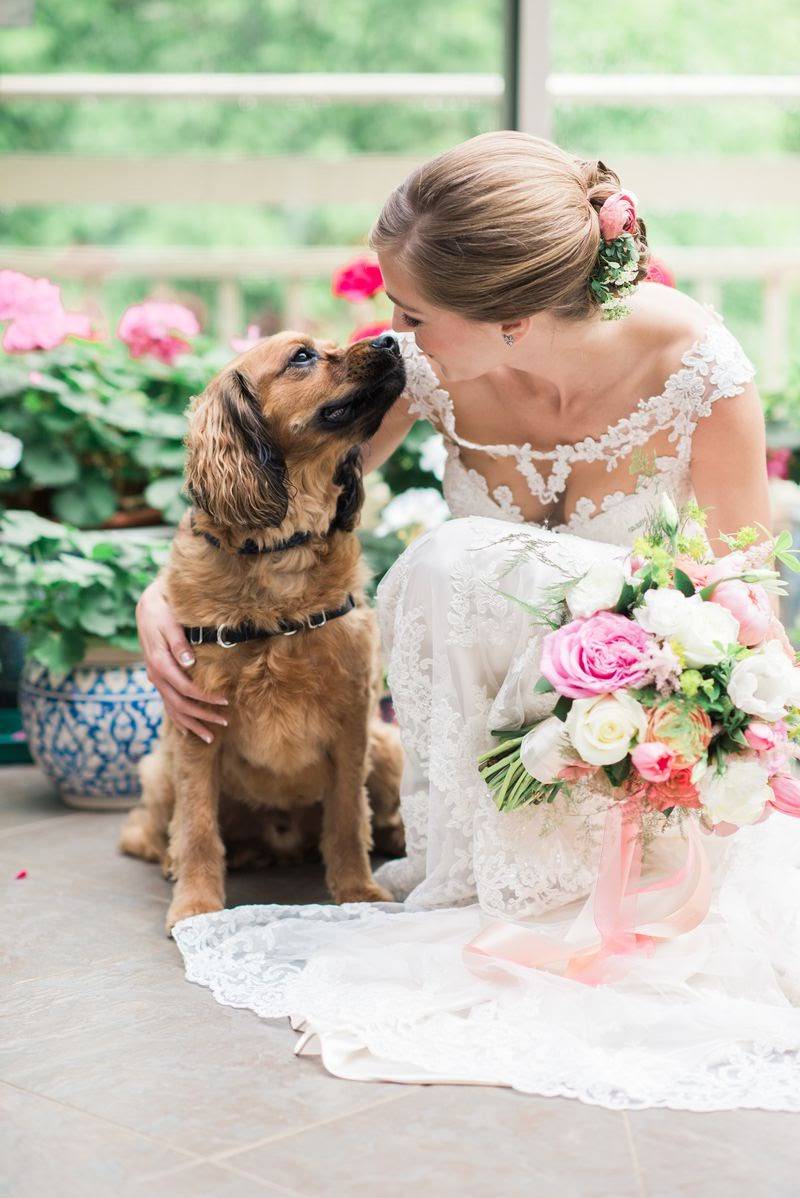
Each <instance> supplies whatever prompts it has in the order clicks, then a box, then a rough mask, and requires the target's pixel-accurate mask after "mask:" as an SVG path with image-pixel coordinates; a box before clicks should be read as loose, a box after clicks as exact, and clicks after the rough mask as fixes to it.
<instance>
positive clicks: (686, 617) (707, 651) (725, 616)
mask: <svg viewBox="0 0 800 1198" xmlns="http://www.w3.org/2000/svg"><path fill="white" fill-rule="evenodd" d="M675 635H676V637H677V638H678V641H679V642H680V645H681V648H682V649H683V652H684V656H685V658H686V664H687V665H689V666H714V665H716V664H717V662H720V661H722V660H723V658H724V657H725V656H726V655H727V651H728V646H729V645H734V644H736V638H737V637H738V635H739V621H738V620H737V619H736V616H734V615H732V614H731V613H730V612H729V611H728V609H727V608H726V607H722V605H721V604H719V603H708V602H706V601H705V600H704V599H701V598H700V596H699V595H692V596H691V597H690V598H689V599H687V600H686V602H685V603H684V605H683V607H682V608H681V615H680V619H679V621H678V627H677V628H676V630H675Z"/></svg>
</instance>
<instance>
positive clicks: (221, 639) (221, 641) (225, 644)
mask: <svg viewBox="0 0 800 1198" xmlns="http://www.w3.org/2000/svg"><path fill="white" fill-rule="evenodd" d="M226 628H227V624H220V626H219V628H218V629H217V644H218V645H222V648H223V649H232V648H233V646H234V645H235V644H236V641H226V640H225V637H224V636H223V635H222V634H223V633H224V631H225V629H226Z"/></svg>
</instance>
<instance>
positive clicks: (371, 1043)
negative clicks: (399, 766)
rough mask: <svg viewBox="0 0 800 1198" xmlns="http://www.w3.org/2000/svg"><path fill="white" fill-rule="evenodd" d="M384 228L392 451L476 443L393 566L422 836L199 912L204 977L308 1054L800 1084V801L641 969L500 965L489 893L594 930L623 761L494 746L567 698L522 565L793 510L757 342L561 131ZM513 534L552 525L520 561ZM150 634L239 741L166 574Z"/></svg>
mask: <svg viewBox="0 0 800 1198" xmlns="http://www.w3.org/2000/svg"><path fill="white" fill-rule="evenodd" d="M371 245H372V247H373V248H374V250H375V251H376V252H377V254H378V258H379V261H380V265H381V269H382V271H383V276H384V281H385V285H386V290H387V294H388V295H389V297H390V299H391V300H392V301H393V303H394V305H395V315H394V321H393V328H394V330H395V331H396V333H397V335H398V338H399V340H400V343H401V347H402V351H403V354H404V356H405V359H406V365H407V372H408V383H407V388H406V392H405V394H404V396H403V397H402V398H401V400H400V401H399V402H398V403H397V405H396V406H395V408H394V409H393V410H392V412H391V413H390V416H389V417H388V418H387V419H386V420H385V421H384V424H383V426H382V427H381V429H380V431H379V432H378V434H376V436H375V437H374V439H373V441H372V442H371V443H370V444H369V445H368V446H367V447H366V448H365V466H366V469H373V468H375V467H376V466H378V465H380V464H381V462H383V461H384V460H385V459H386V458H387V457H388V456H389V455H390V454H391V453H392V452H393V450H394V449H395V448H396V447H397V446H398V445H399V444H400V442H401V441H402V440H403V438H404V436H405V434H406V432H407V431H408V429H409V428H410V427H411V425H412V423H413V422H414V420H416V419H417V418H419V417H425V418H427V419H428V420H430V421H431V423H433V424H434V425H435V426H436V427H437V428H438V429H440V430H441V432H442V434H443V436H444V439H445V444H446V447H447V466H446V470H445V475H444V491H445V496H446V499H447V501H448V504H449V507H450V510H451V512H452V515H453V517H454V519H453V520H451V521H448V522H447V523H446V524H445V525H443V526H442V527H441V528H440V529H438V530H436V531H434V532H431V533H428V534H427V535H425V536H423V537H421V538H419V539H418V540H417V541H416V542H414V543H413V544H412V545H411V546H410V547H409V549H408V550H407V551H406V552H405V553H404V554H403V555H402V556H401V558H400V559H399V560H398V561H397V562H396V564H395V565H394V566H393V567H392V569H391V570H390V571H389V573H388V575H387V576H386V577H385V578H384V580H383V581H382V583H381V586H380V588H379V592H378V610H379V616H380V620H381V629H382V637H383V644H384V652H385V655H386V661H387V667H388V674H389V680H390V685H391V689H392V694H393V696H394V700H395V705H396V710H397V714H398V719H399V723H400V729H401V735H402V738H403V745H404V750H405V756H406V767H405V773H404V778H403V788H402V808H403V817H404V821H405V825H406V834H407V844H408V855H407V857H406V858H405V859H403V860H399V861H392V862H388V863H387V864H385V865H384V866H382V867H381V868H380V869H379V870H378V871H377V874H376V877H377V878H378V880H379V881H380V882H381V883H382V884H383V885H384V886H385V887H387V888H388V889H389V890H390V891H391V892H392V893H393V894H394V895H395V897H396V899H397V900H398V903H397V905H396V906H392V905H387V906H384V907H382V906H381V905H373V906H370V907H368V906H366V905H359V906H357V907H351V908H330V907H324V908H323V907H313V906H312V907H295V908H287V907H260V908H259V907H249V908H241V909H238V910H233V911H227V912H220V913H218V914H211V915H207V916H200V917H197V918H195V919H193V920H188V921H185V922H184V923H183V924H179V925H178V927H177V928H176V930H175V936H176V939H177V941H178V944H179V946H180V948H181V950H182V952H183V953H184V956H185V958H186V962H187V971H188V976H189V977H190V978H192V979H194V980H196V981H200V982H203V983H205V984H207V985H209V986H211V987H213V990H214V993H215V996H216V997H217V998H218V999H219V1000H220V1001H222V1002H226V1003H232V1004H234V1005H237V1006H247V1007H251V1008H252V1009H254V1010H256V1011H258V1012H259V1013H260V1014H263V1015H289V1016H290V1017H291V1018H292V1022H293V1026H295V1027H296V1028H297V1029H299V1030H301V1031H302V1032H303V1036H302V1039H301V1044H300V1046H299V1048H298V1051H300V1052H321V1053H322V1057H323V1060H324V1063H325V1065H326V1066H327V1067H328V1069H330V1070H331V1071H332V1072H333V1073H336V1074H338V1075H340V1076H342V1077H350V1078H358V1079H362V1080H364V1079H378V1078H385V1079H391V1080H396V1081H405V1082H473V1083H484V1084H497V1085H507V1086H513V1087H515V1088H517V1089H520V1090H524V1091H530V1092H535V1093H543V1094H564V1095H572V1096H577V1097H579V1098H582V1099H584V1100H585V1101H590V1102H594V1103H601V1104H605V1105H608V1106H613V1107H623V1106H643V1105H644V1106H646V1105H669V1106H675V1107H680V1106H687V1107H690V1108H692V1109H715V1108H719V1107H731V1106H757V1105H760V1104H763V1105H774V1102H773V1099H774V1096H775V1095H776V1094H777V1095H779V1100H778V1101H779V1102H780V1103H781V1104H782V1105H784V1106H786V1108H787V1109H800V1070H798V1069H797V1062H796V1059H795V1052H796V1050H797V1048H798V1047H800V1011H798V1009H797V1007H796V1006H795V1005H794V1004H795V1003H797V1001H798V989H800V925H798V914H797V912H798V910H800V874H798V872H797V869H796V866H797V864H798V863H800V832H798V830H797V828H796V826H795V825H794V823H793V822H792V823H791V824H790V826H786V825H787V823H788V821H784V822H783V823H782V824H781V825H780V826H779V821H768V822H767V823H765V824H762V825H759V826H758V827H753V828H750V829H746V830H745V832H744V833H740V834H739V835H738V836H736V837H733V838H731V839H730V840H729V841H723V840H719V839H715V838H708V839H709V840H714V844H713V846H712V847H711V849H710V852H711V854H712V856H713V862H712V868H713V876H714V896H713V901H712V909H711V912H710V914H709V916H708V918H707V920H706V921H705V922H704V924H703V925H702V926H701V927H699V928H697V929H695V931H694V932H691V933H688V934H686V935H684V936H683V937H681V938H679V939H678V940H676V941H672V942H670V943H668V944H665V945H664V946H661V947H663V950H664V951H663V952H662V951H660V950H659V952H658V953H656V954H655V955H654V956H653V957H652V958H649V959H641V960H637V961H636V962H635V963H634V965H633V966H632V967H631V969H630V970H629V972H628V973H627V974H626V975H625V976H624V978H622V979H621V980H620V981H619V982H618V984H616V985H613V986H608V985H607V986H598V987H596V988H592V987H590V986H586V985H583V984H582V983H580V982H576V981H572V980H570V979H568V978H566V977H563V976H560V975H559V974H558V973H556V972H545V971H544V970H534V969H529V968H526V967H524V966H521V965H514V964H513V963H511V962H508V963H506V965H505V966H500V967H496V968H495V969H494V970H493V971H490V972H489V973H486V972H485V971H484V972H482V973H481V974H476V973H475V972H474V971H473V970H472V969H470V968H468V967H467V966H466V965H465V963H464V961H463V959H462V951H463V949H464V947H465V945H467V944H468V943H469V941H470V940H471V939H472V937H474V936H475V935H476V934H477V933H478V932H479V931H480V929H481V927H482V926H483V924H484V923H485V921H486V919H487V918H494V919H496V920H501V921H502V920H506V921H508V920H512V921H523V922H525V923H526V924H528V925H531V924H532V925H534V926H536V927H539V928H542V929H546V930H548V931H551V932H552V931H556V932H558V933H559V934H560V935H564V936H567V937H569V936H570V935H575V933H576V929H577V928H578V926H579V922H580V919H581V913H583V918H584V919H585V918H586V912H587V909H588V903H587V896H589V895H590V892H591V890H592V885H593V882H594V880H595V878H596V875H597V863H598V855H599V841H600V835H601V831H602V803H601V802H600V799H601V796H599V795H598V794H593V792H592V786H593V785H595V784H594V783H591V782H590V783H587V784H586V785H585V786H584V787H583V793H581V787H577V788H576V791H577V792H578V799H577V800H576V801H575V802H573V801H567V800H564V801H563V802H561V796H559V799H558V800H556V803H554V804H553V805H552V808H550V807H548V808H543V807H534V808H524V809H522V810H520V811H517V812H513V813H510V814H509V813H498V812H497V811H496V810H495V808H494V806H493V804H492V801H491V799H490V797H489V795H488V792H487V790H486V787H485V785H484V784H483V782H482V780H481V778H480V776H479V774H478V772H477V769H476V766H475V761H476V758H477V756H478V754H479V753H480V752H481V751H482V750H484V749H485V748H486V747H488V746H489V745H490V744H491V743H492V741H491V729H492V728H497V727H514V726H519V725H521V724H524V723H526V722H529V721H530V719H531V717H533V716H535V715H536V714H538V707H537V705H541V704H542V703H543V702H546V697H545V698H544V699H543V698H542V697H541V696H536V695H535V694H534V693H533V687H534V683H535V681H536V679H537V678H538V673H537V663H538V654H539V649H540V641H541V629H540V628H539V629H537V628H536V627H535V626H533V625H532V623H531V621H530V618H529V617H528V616H527V615H526V613H525V612H524V611H523V610H522V609H521V608H520V607H518V606H516V605H514V604H512V603H509V602H508V601H507V600H506V599H505V598H504V597H503V596H502V595H501V594H500V593H499V591H500V590H506V591H508V592H510V593H512V594H516V595H520V596H524V597H525V598H526V599H529V600H531V601H532V602H536V600H537V598H539V597H540V596H541V595H542V593H543V591H544V589H545V588H547V587H548V586H550V585H551V584H552V583H553V582H555V581H558V580H559V578H563V576H564V573H565V572H566V573H569V574H575V573H579V572H580V571H581V570H582V569H585V568H586V566H587V565H588V564H589V563H591V562H594V561H598V560H608V559H616V558H620V557H622V556H624V554H625V553H626V551H627V550H628V549H629V548H630V545H631V543H632V541H633V539H634V537H635V536H636V530H637V527H638V526H639V525H640V523H641V521H642V520H643V518H644V517H645V516H646V515H647V513H648V511H649V510H650V509H651V508H652V507H653V506H654V505H656V504H657V503H658V502H659V500H660V497H661V496H662V495H664V494H668V495H669V496H671V497H672V499H673V500H674V501H675V502H676V503H677V504H680V503H682V502H683V501H685V500H687V499H688V498H690V497H691V496H694V497H695V498H696V499H697V501H698V502H699V503H700V504H701V505H702V506H704V507H706V508H707V509H708V510H709V513H710V519H709V527H708V533H709V536H710V539H711V541H712V543H713V544H715V545H716V546H717V547H719V546H720V545H721V542H720V541H719V533H720V531H726V530H733V529H736V528H738V527H739V526H741V525H743V524H754V523H756V522H761V523H763V524H765V525H768V524H769V519H770V513H769V504H768V494H767V480H766V471H765V452H764V425H763V417H762V411H761V404H760V400H759V396H758V392H757V390H756V387H755V385H754V382H753V375H754V369H753V366H752V365H751V363H750V362H749V361H748V359H747V357H746V356H745V354H744V353H743V351H742V349H741V346H740V345H739V344H738V342H737V341H736V339H735V338H734V337H733V336H732V335H731V333H730V332H729V331H728V330H727V328H726V327H725V325H724V324H723V322H722V321H721V319H720V318H719V317H718V316H717V315H716V314H715V313H714V312H713V311H712V310H710V309H709V308H708V307H706V306H702V305H700V304H698V303H696V302H695V301H694V300H693V299H691V298H690V297H688V296H686V295H684V294H682V293H681V292H679V291H676V290H673V289H669V288H665V287H663V286H660V285H658V284H656V283H650V282H645V281H643V280H644V275H645V272H646V265H647V258H648V250H647V242H646V232H645V225H644V222H643V220H642V219H641V216H640V214H639V213H638V211H637V204H636V198H635V196H633V195H632V193H630V192H626V191H624V190H622V187H621V183H620V180H619V178H618V177H617V176H616V174H615V173H614V172H613V171H611V170H610V169H608V168H607V167H605V166H604V164H603V163H601V162H596V161H593V162H585V161H582V160H579V159H577V158H575V157H574V156H573V155H571V154H569V153H567V152H566V151H564V150H562V149H560V148H559V147H557V146H555V145H553V144H552V143H550V142H547V141H544V140H541V139H537V138H533V137H530V136H527V135H525V134H522V133H516V132H508V131H506V132H497V133H487V134H483V135H481V136H479V137H475V138H472V139H471V140H470V141H467V142H465V143H463V144H461V145H458V146H455V147H454V148H453V149H451V150H449V151H447V152H445V153H443V154H441V155H439V156H438V157H436V158H434V159H433V160H431V161H430V162H427V163H425V164H424V165H422V166H421V167H420V168H418V169H417V170H416V171H414V172H413V174H412V175H411V176H409V178H407V179H406V180H405V182H404V183H402V184H401V185H400V186H399V187H398V188H397V189H396V190H395V191H394V192H393V193H392V194H391V195H390V196H389V198H388V199H387V201H386V204H385V205H384V207H383V209H382V211H381V213H380V215H379V217H378V219H377V221H376V223H375V226H374V228H373V230H372V234H371ZM609 247H611V249H610V250H609ZM617 250H619V252H618V253H617V252H616V251H617ZM609 317H613V319H609ZM514 533H521V534H525V535H526V536H528V537H533V538H534V539H535V541H536V546H537V548H536V552H535V553H534V554H532V555H530V556H528V557H527V558H526V559H525V560H522V561H519V560H517V563H516V565H515V564H514V555H513V549H514V539H513V535H512V534H514ZM510 536H511V537H512V539H511V541H509V537H510ZM509 566H511V567H512V568H511V569H510V571H509ZM140 628H141V635H142V641H143V644H144V646H145V648H146V652H147V656H148V661H149V665H150V669H151V672H152V675H153V677H154V678H155V680H156V682H157V684H158V685H159V686H160V688H161V690H162V694H163V695H164V700H165V703H166V705H167V708H168V710H169V711H170V714H171V715H172V717H173V719H176V720H177V721H178V722H179V723H182V724H183V725H184V726H185V727H186V728H187V729H189V730H191V731H192V732H194V733H196V734H198V735H202V736H205V737H208V736H213V723H214V720H215V719H217V718H219V715H218V710H217V709H215V707H214V704H213V702H209V699H213V697H209V696H201V695H199V694H197V693H194V692H193V690H192V687H191V685H190V684H189V682H188V679H186V677H185V675H184V674H183V673H182V671H181V670H180V669H179V666H178V664H177V663H176V659H177V660H178V661H180V659H181V657H182V655H183V654H185V653H187V652H190V651H189V648H188V646H186V645H185V644H184V643H183V642H182V639H181V634H180V630H179V629H178V628H177V626H176V625H175V623H174V621H173V620H172V618H171V616H170V613H169V612H168V611H167V610H166V608H165V604H164V600H163V597H162V596H161V595H160V593H159V591H158V588H157V587H156V588H151V590H150V592H149V593H148V594H147V595H146V596H145V598H144V599H143V601H142V604H141V609H140ZM680 839H681V838H680V830H679V829H678V830H675V829H673V830H672V831H671V832H667V833H664V835H662V836H660V837H656V838H654V840H653V842H652V843H651V844H650V845H649V846H648V850H647V852H646V868H649V869H652V870H654V871H655V872H656V873H658V871H659V869H660V870H661V872H663V870H664V868H665V867H666V868H674V861H676V860H679V859H680V847H681V846H680ZM401 904H402V905H401ZM301 964H304V968H301ZM768 1098H769V1100H770V1101H767V1099H768Z"/></svg>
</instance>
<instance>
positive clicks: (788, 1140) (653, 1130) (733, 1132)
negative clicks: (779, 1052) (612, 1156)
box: [627, 1110, 800, 1198]
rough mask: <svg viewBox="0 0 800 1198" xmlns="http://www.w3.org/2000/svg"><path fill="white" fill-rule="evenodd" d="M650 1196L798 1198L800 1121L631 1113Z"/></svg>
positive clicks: (734, 1114)
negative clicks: (799, 1134)
mask: <svg viewBox="0 0 800 1198" xmlns="http://www.w3.org/2000/svg"><path fill="white" fill-rule="evenodd" d="M627 1119H628V1122H629V1126H630V1128H631V1134H632V1139H633V1145H634V1151H635V1153H636V1156H637V1158H638V1160H639V1163H640V1165H641V1169H642V1176H643V1179H644V1184H645V1187H646V1191H647V1195H648V1198H762V1196H763V1198H796V1195H797V1194H798V1193H800V1149H799V1148H798V1131H799V1130H800V1117H798V1116H797V1115H794V1114H790V1113H788V1112H786V1111H778V1112H770V1111H711V1112H709V1113H707V1114H695V1113H694V1112H692V1111H667V1110H648V1111H629V1112H628V1113H627Z"/></svg>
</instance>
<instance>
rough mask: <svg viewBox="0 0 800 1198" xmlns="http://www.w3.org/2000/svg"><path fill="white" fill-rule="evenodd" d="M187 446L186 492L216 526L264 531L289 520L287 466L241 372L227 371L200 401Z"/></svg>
mask: <svg viewBox="0 0 800 1198" xmlns="http://www.w3.org/2000/svg"><path fill="white" fill-rule="evenodd" d="M186 446H187V449H188V451H189V452H188V454H187V458H186V491H187V493H188V494H189V496H190V497H191V499H192V500H193V502H194V503H195V504H196V505H197V507H199V508H201V509H202V510H203V511H204V512H207V513H208V515H209V516H210V517H211V519H212V520H213V521H214V523H215V524H218V525H219V526H220V527H222V528H232V527H240V528H264V527H269V526H276V525H278V524H280V523H281V522H282V521H283V520H284V518H285V516H286V512H287V510H288V507H289V494H288V491H287V487H286V462H285V461H284V458H283V454H282V453H281V451H280V449H279V448H278V447H277V445H276V444H275V442H274V441H273V440H272V437H271V435H270V430H269V425H268V423H267V421H266V419H265V418H264V415H263V414H262V412H261V407H260V405H259V402H258V398H257V396H256V394H255V392H254V390H253V386H252V384H251V382H250V380H249V379H248V378H247V377H246V376H245V375H244V374H242V373H241V371H239V370H228V371H226V372H225V373H224V374H223V375H221V376H220V377H219V378H218V379H215V380H214V382H212V383H210V384H209V386H208V387H207V388H206V390H205V391H204V392H203V394H202V395H201V396H199V398H198V399H197V400H196V401H195V406H194V408H193V411H192V414H191V418H190V421H189V431H188V433H187V435H186Z"/></svg>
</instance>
